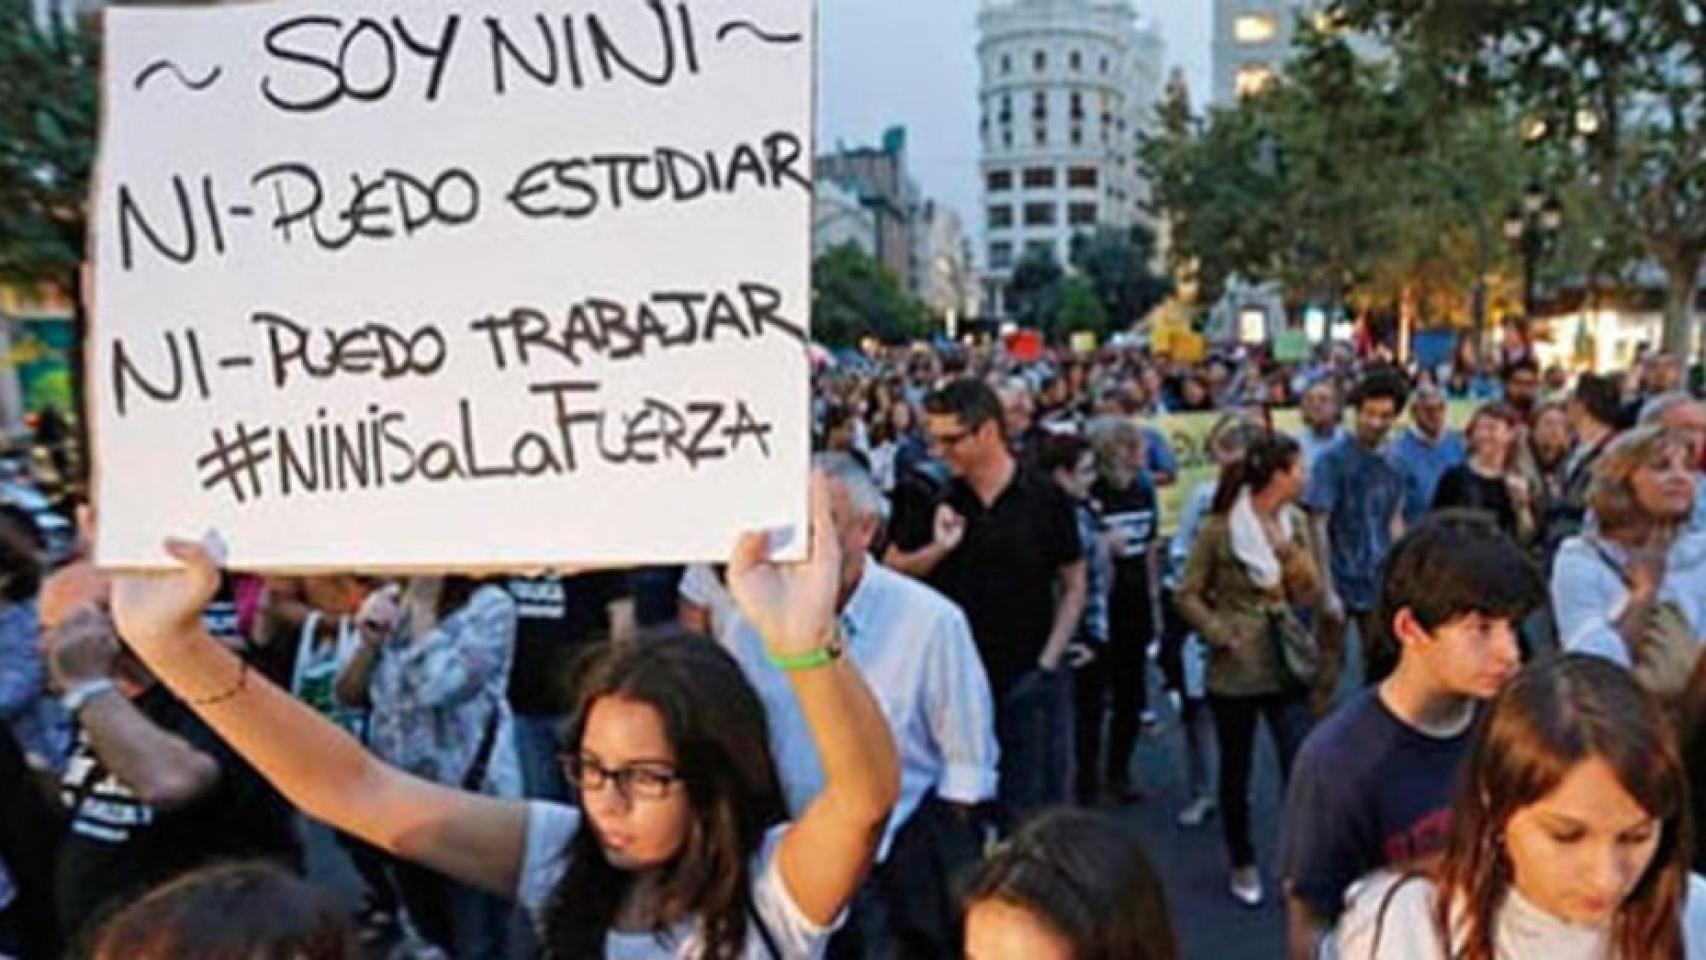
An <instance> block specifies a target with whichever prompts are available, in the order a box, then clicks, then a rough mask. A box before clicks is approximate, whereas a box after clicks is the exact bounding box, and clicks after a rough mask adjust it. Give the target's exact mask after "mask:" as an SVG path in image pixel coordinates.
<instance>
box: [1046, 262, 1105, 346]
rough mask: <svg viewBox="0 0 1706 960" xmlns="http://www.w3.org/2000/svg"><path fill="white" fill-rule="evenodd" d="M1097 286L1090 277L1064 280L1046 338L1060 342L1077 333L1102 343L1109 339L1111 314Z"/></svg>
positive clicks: (1049, 320) (1047, 328) (1047, 327)
mask: <svg viewBox="0 0 1706 960" xmlns="http://www.w3.org/2000/svg"><path fill="white" fill-rule="evenodd" d="M1103 304H1104V301H1103V299H1102V295H1101V293H1100V291H1098V290H1097V288H1096V284H1095V282H1094V281H1092V280H1091V279H1090V278H1089V277H1086V276H1082V275H1079V276H1072V277H1067V278H1066V279H1065V280H1062V281H1061V282H1060V285H1059V295H1058V297H1057V298H1056V305H1055V309H1054V313H1053V315H1051V316H1050V317H1048V318H1047V319H1046V322H1045V324H1044V326H1043V328H1042V329H1043V335H1044V336H1046V337H1048V338H1049V339H1050V340H1055V341H1060V340H1065V339H1067V338H1069V337H1070V336H1071V335H1072V334H1074V333H1093V334H1095V335H1096V338H1097V339H1098V340H1100V339H1103V338H1105V337H1107V335H1108V311H1107V308H1106V307H1105V306H1104V305H1103Z"/></svg>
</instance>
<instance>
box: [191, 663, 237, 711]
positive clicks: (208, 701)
mask: <svg viewBox="0 0 1706 960" xmlns="http://www.w3.org/2000/svg"><path fill="white" fill-rule="evenodd" d="M237 663H238V667H237V682H236V683H234V684H232V685H231V689H229V690H226V691H224V692H223V693H216V694H214V695H213V696H211V697H203V698H202V699H200V700H185V701H184V703H186V704H188V705H190V706H192V707H211V706H213V705H214V704H216V703H224V702H225V701H227V700H229V699H231V698H232V697H235V696H236V695H237V694H239V693H242V692H243V687H244V686H245V685H246V684H247V682H248V679H249V661H248V660H247V659H246V658H243V657H238V658H237Z"/></svg>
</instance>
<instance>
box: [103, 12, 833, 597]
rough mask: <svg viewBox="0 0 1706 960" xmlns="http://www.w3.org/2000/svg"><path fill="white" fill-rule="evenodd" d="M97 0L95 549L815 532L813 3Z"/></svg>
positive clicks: (478, 550)
mask: <svg viewBox="0 0 1706 960" xmlns="http://www.w3.org/2000/svg"><path fill="white" fill-rule="evenodd" d="M105 16H106V28H105V29H106V48H105V76H104V80H103V95H104V114H105V116H104V124H103V131H102V138H101V151H100V158H99V164H98V172H97V188H96V192H95V196H94V200H93V202H94V204H95V224H96V233H95V241H94V253H95V264H96V266H95V298H94V305H95V311H96V312H95V318H96V319H95V323H94V325H93V331H92V335H91V346H90V355H89V356H90V362H91V368H90V369H91V380H92V382H93V385H94V390H93V395H92V398H91V405H90V409H91V412H92V417H93V423H94V428H95V465H96V499H97V504H98V508H99V515H100V532H99V543H98V545H97V554H98V557H99V559H100V561H101V563H102V564H104V565H109V566H119V567H158V566H164V565H168V564H169V561H168V560H167V558H166V557H165V556H164V555H163V553H162V552H161V550H160V543H161V540H162V538H163V537H165V536H166V535H169V534H170V535H178V536H186V535H187V536H200V535H201V534H203V533H204V532H206V531H215V532H217V533H218V535H219V536H220V537H221V538H222V539H223V541H224V542H225V544H226V547H227V549H228V551H229V560H230V563H231V565H232V566H234V567H240V568H248V569H276V570H288V569H328V568H332V569H335V568H359V569H382V568H390V569H409V568H476V567H488V568H505V567H509V568H525V567H533V566H550V565H559V564H569V563H577V562H602V563H643V562H659V561H679V560H710V559H720V558H722V557H725V556H726V555H727V552H728V549H729V547H730V545H731V544H732V543H733V541H734V538H735V536H736V535H737V533H738V532H739V531H741V530H748V529H771V530H784V531H788V532H787V534H785V535H784V537H783V538H782V539H783V540H784V542H786V543H787V544H788V545H787V547H786V548H785V551H784V552H785V554H787V555H789V556H798V555H799V554H800V553H801V551H802V549H803V544H804V537H803V536H802V535H801V534H802V533H803V531H804V529H805V526H804V525H805V522H806V514H807V511H806V484H805V479H806V474H807V469H808V458H809V444H810V437H809V432H810V426H809V423H808V422H807V419H806V418H807V415H808V408H809V404H808V395H807V390H808V378H809V365H808V360H807V352H806V338H807V330H808V321H809V314H810V308H811V299H810V259H809V258H810V229H811V226H810V224H811V177H812V156H813V149H812V137H811V131H812V121H813V116H812V106H813V103H812V101H813V59H812V51H813V47H814V36H813V15H812V9H811V5H810V2H809V0H558V2H556V3H550V4H546V3H532V2H523V0H465V2H450V0H379V2H370V3H362V4H348V3H342V2H339V3H330V2H301V0H285V2H266V3H248V4H234V5H229V6H218V7H211V8H209V7H199V8H148V9H123V8H119V9H110V10H108V11H107V13H106V15H105Z"/></svg>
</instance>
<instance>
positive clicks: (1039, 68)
mask: <svg viewBox="0 0 1706 960" xmlns="http://www.w3.org/2000/svg"><path fill="white" fill-rule="evenodd" d="M1031 69H1033V70H1035V71H1036V72H1038V73H1042V72H1043V71H1044V70H1047V69H1048V54H1047V53H1044V52H1043V51H1041V50H1038V51H1037V52H1036V53H1033V54H1031Z"/></svg>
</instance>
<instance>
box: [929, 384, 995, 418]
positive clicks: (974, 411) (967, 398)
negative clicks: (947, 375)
mask: <svg viewBox="0 0 1706 960" xmlns="http://www.w3.org/2000/svg"><path fill="white" fill-rule="evenodd" d="M924 412H925V413H926V414H928V415H930V416H937V417H958V418H959V420H960V424H961V425H962V426H964V427H965V428H966V429H967V430H976V429H978V428H979V427H982V426H983V425H984V424H985V423H988V422H990V421H992V420H993V421H994V422H995V425H996V426H1000V425H1001V399H1000V398H999V397H997V396H996V395H995V391H994V390H991V389H989V386H988V385H987V384H985V383H984V382H983V381H982V380H978V379H976V378H975V377H961V378H960V379H958V380H951V381H949V382H948V383H946V384H944V385H943V386H942V387H941V388H940V389H938V390H937V391H936V392H934V393H932V394H930V395H929V396H927V397H925V398H924Z"/></svg>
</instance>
